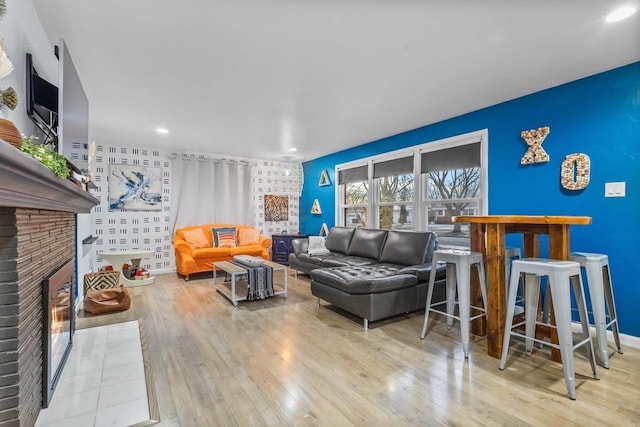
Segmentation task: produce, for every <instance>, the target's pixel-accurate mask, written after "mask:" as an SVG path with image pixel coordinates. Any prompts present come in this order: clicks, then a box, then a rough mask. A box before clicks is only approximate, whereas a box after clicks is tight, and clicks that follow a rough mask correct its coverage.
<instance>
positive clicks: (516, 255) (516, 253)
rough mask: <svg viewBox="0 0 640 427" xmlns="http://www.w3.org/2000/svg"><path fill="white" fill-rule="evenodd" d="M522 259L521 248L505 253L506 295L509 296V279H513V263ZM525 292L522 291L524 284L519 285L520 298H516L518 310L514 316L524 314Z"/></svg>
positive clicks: (507, 250)
mask: <svg viewBox="0 0 640 427" xmlns="http://www.w3.org/2000/svg"><path fill="white" fill-rule="evenodd" d="M520 258H522V252H521V251H520V248H506V249H505V251H504V273H505V275H504V277H505V281H504V287H505V291H506V295H509V277H511V261H513V260H516V259H520ZM522 304H524V291H523V289H522V282H520V284H519V285H518V297H517V298H516V308H515V311H514V312H513V314H514V316H517V315H518V314H522V313H524V307H522Z"/></svg>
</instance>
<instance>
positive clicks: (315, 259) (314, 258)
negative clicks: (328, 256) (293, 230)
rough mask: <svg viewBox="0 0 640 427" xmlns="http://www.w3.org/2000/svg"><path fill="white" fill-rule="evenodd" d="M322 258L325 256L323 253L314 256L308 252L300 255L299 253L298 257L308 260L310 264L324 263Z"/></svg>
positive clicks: (301, 259) (319, 264)
mask: <svg viewBox="0 0 640 427" xmlns="http://www.w3.org/2000/svg"><path fill="white" fill-rule="evenodd" d="M322 258H323V256H321V255H316V256H313V255H309V254H307V253H301V254H300V255H298V259H299V260H300V261H304V262H308V263H310V264H316V265H318V266H321V265H322Z"/></svg>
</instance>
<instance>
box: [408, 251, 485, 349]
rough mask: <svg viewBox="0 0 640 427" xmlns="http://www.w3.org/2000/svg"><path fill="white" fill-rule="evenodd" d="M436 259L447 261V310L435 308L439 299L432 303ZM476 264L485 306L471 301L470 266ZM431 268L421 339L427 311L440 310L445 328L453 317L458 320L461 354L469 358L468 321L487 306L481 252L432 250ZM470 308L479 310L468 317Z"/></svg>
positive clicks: (425, 326) (451, 325) (438, 311)
mask: <svg viewBox="0 0 640 427" xmlns="http://www.w3.org/2000/svg"><path fill="white" fill-rule="evenodd" d="M438 262H445V263H447V280H446V304H447V311H446V312H443V311H441V310H438V309H435V308H434V307H435V306H438V305H441V304H443V303H442V302H438V303H435V304H432V303H431V298H432V296H433V286H434V283H435V278H436V275H435V271H436V268H437V265H438ZM473 265H475V266H477V268H478V276H479V279H480V289H481V292H482V301H483V304H484V308H480V307H475V306H472V305H471V295H470V293H471V266H473ZM431 272H432V274H431V275H430V277H429V288H428V290H427V301H426V307H425V311H424V324H423V325H422V332H421V334H420V338H421V339H424V337H425V335H426V333H427V322H428V321H429V312H432V311H433V312H435V313H440V314H443V315H445V316H447V328H449V329H451V328H452V327H453V319H458V320H459V321H460V331H461V335H462V349H463V351H464V357H465V358H467V359H468V358H469V325H470V322H471V320H474V319H477V318H478V317H482V316H486V313H487V310H486V307H487V282H486V276H485V272H484V263H483V261H482V254H481V253H480V252H470V251H459V250H436V251H433V257H432V259H431ZM456 289H457V291H458V301H457V302H458V314H459V315H458V316H456V315H455V304H456ZM471 308H474V309H475V310H479V311H480V312H481V313H480V314H478V315H476V316H473V317H471Z"/></svg>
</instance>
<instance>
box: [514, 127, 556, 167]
mask: <svg viewBox="0 0 640 427" xmlns="http://www.w3.org/2000/svg"><path fill="white" fill-rule="evenodd" d="M520 135H521V136H522V139H524V140H525V141H526V142H527V145H528V146H529V149H527V152H526V153H524V156H522V159H520V164H522V165H530V164H532V163H542V162H548V161H549V155H548V154H547V152H546V151H544V148H542V141H544V139H545V138H546V137H547V135H549V127H548V126H545V127H543V128H538V129H531V130H523V131H522V133H521V134H520Z"/></svg>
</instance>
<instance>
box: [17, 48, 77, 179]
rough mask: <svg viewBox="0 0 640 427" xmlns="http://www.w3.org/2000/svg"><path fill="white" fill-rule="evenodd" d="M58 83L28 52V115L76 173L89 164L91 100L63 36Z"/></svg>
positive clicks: (46, 140)
mask: <svg viewBox="0 0 640 427" xmlns="http://www.w3.org/2000/svg"><path fill="white" fill-rule="evenodd" d="M55 55H56V57H57V58H58V64H59V65H58V86H55V85H53V84H51V83H49V82H48V81H46V80H45V79H43V78H42V77H40V76H39V75H38V72H37V71H36V69H35V67H34V65H33V57H32V55H31V54H30V53H27V61H26V64H27V102H26V104H27V115H28V116H29V117H30V118H31V120H33V122H34V123H35V124H36V126H37V127H38V128H39V129H40V130H41V131H42V133H43V134H44V136H45V141H43V142H45V143H47V144H49V145H50V146H52V147H53V149H54V150H55V151H57V152H58V153H60V154H62V155H63V156H64V157H65V158H66V159H67V160H68V161H69V163H70V164H71V166H72V167H73V169H74V171H75V172H78V173H80V172H81V171H82V170H83V169H87V167H88V160H89V159H88V153H89V101H88V99H87V95H86V94H85V92H84V89H83V87H82V83H81V82H80V77H79V76H78V72H77V71H76V68H75V66H74V64H73V60H72V59H71V55H70V53H69V49H68V48H67V46H66V44H65V42H64V40H63V39H60V42H59V45H58V46H56V47H55Z"/></svg>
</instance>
